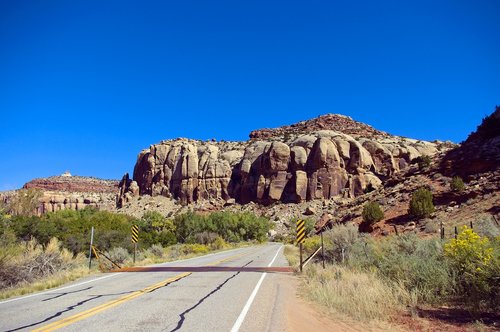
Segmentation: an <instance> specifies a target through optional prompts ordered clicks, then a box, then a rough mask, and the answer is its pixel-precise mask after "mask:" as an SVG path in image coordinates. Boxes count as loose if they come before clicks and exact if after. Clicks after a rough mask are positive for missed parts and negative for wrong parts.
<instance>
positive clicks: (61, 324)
mask: <svg viewBox="0 0 500 332" xmlns="http://www.w3.org/2000/svg"><path fill="white" fill-rule="evenodd" d="M251 252H253V251H251ZM249 253H250V252H245V253H241V254H236V255H232V256H229V257H227V258H224V259H221V260H218V261H215V262H212V263H210V264H207V265H205V266H213V265H217V264H221V263H223V262H226V261H229V260H232V259H236V258H239V257H242V256H245V255H248V254H249ZM190 274H192V272H184V273H181V274H178V275H176V276H174V277H171V278H168V279H166V280H163V281H161V282H159V283H156V284H154V285H151V286H148V287H146V288H143V289H141V290H138V291H135V292H132V293H130V294H127V295H125V296H122V297H120V298H118V299H116V300H111V301H109V302H106V303H103V304H101V305H98V306H97V307H93V308H90V309H87V310H85V311H82V312H80V313H78V314H76V315H73V316H70V317H67V318H64V319H60V320H58V321H55V322H53V323H50V324H48V325H45V326H42V327H40V328H38V329H36V330H33V331H45V332H48V331H55V330H57V329H60V328H62V327H65V326H68V325H70V324H73V323H76V322H78V321H81V320H83V319H86V318H89V317H91V316H94V315H96V314H98V313H99V312H101V311H104V310H107V309H110V308H113V307H115V306H117V305H120V304H122V303H125V302H127V301H130V300H133V299H135V298H136V297H139V296H141V295H144V294H147V293H151V292H152V291H154V290H156V289H158V288H161V287H164V286H166V285H168V284H171V283H172V282H175V281H177V280H180V279H182V278H185V277H187V276H189V275H190Z"/></svg>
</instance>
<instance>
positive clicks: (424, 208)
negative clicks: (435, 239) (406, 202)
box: [408, 188, 434, 219]
mask: <svg viewBox="0 0 500 332" xmlns="http://www.w3.org/2000/svg"><path fill="white" fill-rule="evenodd" d="M433 212H434V203H433V202H432V193H431V192H430V191H429V190H428V189H426V188H419V189H417V191H415V192H414V193H413V195H412V197H411V200H410V208H409V210H408V213H409V214H410V215H412V216H414V217H416V218H419V219H422V218H426V217H429V216H430V215H431V213H433Z"/></svg>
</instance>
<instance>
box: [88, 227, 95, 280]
mask: <svg viewBox="0 0 500 332" xmlns="http://www.w3.org/2000/svg"><path fill="white" fill-rule="evenodd" d="M93 245H94V226H92V230H91V231H90V249H89V270H90V269H91V268H92V246H93Z"/></svg>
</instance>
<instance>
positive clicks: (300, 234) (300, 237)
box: [297, 219, 306, 272]
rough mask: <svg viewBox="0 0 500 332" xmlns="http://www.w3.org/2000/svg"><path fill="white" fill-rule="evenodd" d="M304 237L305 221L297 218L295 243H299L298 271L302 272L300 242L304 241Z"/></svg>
mask: <svg viewBox="0 0 500 332" xmlns="http://www.w3.org/2000/svg"><path fill="white" fill-rule="evenodd" d="M305 239H306V228H305V222H304V220H302V219H299V220H297V243H298V244H299V250H300V272H302V266H303V265H302V264H303V260H302V244H303V243H304V241H305Z"/></svg>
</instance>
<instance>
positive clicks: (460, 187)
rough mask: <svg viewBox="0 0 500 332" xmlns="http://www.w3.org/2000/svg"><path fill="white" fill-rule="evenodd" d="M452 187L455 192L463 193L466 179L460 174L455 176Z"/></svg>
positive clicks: (451, 183)
mask: <svg viewBox="0 0 500 332" xmlns="http://www.w3.org/2000/svg"><path fill="white" fill-rule="evenodd" d="M450 189H451V190H452V191H454V192H457V193H461V192H462V191H464V189H465V184H464V181H463V180H462V178H461V177H459V176H454V177H453V178H452V179H451V182H450Z"/></svg>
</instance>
